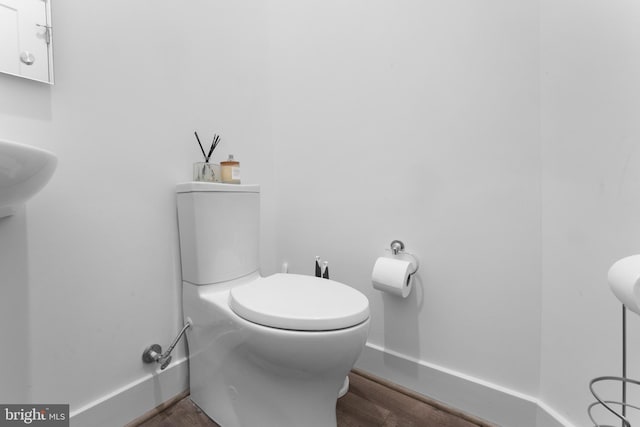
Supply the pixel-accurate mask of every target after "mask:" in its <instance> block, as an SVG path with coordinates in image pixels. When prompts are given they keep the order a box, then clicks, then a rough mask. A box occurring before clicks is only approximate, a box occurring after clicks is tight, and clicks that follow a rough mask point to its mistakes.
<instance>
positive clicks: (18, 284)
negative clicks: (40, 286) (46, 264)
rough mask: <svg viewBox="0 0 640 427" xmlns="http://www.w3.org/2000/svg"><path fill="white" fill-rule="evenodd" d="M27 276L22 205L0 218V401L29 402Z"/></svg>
mask: <svg viewBox="0 0 640 427" xmlns="http://www.w3.org/2000/svg"><path fill="white" fill-rule="evenodd" d="M29 329H30V328H29V276H28V252H27V221H26V213H25V210H24V208H22V209H20V210H19V211H18V212H17V213H16V214H15V215H12V216H7V217H4V218H0V342H2V343H3V344H8V347H9V348H8V349H7V351H3V352H2V363H1V364H0V378H2V381H0V402H2V403H25V402H28V401H29V395H28V393H29V384H30V381H31V379H30V377H29V357H27V355H28V354H29Z"/></svg>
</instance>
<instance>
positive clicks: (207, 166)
mask: <svg viewBox="0 0 640 427" xmlns="http://www.w3.org/2000/svg"><path fill="white" fill-rule="evenodd" d="M219 177H220V165H216V164H215V163H207V162H196V163H194V164H193V180H194V181H202V182H220V178H219Z"/></svg>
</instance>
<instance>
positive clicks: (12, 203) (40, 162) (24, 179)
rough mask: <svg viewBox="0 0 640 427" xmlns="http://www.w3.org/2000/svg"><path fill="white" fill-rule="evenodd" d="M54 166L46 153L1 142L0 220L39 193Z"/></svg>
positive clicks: (53, 158)
mask: <svg viewBox="0 0 640 427" xmlns="http://www.w3.org/2000/svg"><path fill="white" fill-rule="evenodd" d="M57 163H58V158H57V157H56V156H55V154H53V153H51V152H49V151H47V150H43V149H41V148H36V147H32V146H29V145H24V144H19V143H17V142H11V141H4V140H1V139H0V218H2V217H5V216H9V215H13V214H14V213H16V211H17V210H18V208H19V207H20V206H22V205H23V204H24V203H25V202H26V201H27V200H29V199H30V198H31V197H33V196H34V195H35V194H36V193H38V192H39V191H40V190H42V188H43V187H44V186H45V185H46V184H47V182H49V179H51V176H52V175H53V172H54V171H55V170H56V164H57Z"/></svg>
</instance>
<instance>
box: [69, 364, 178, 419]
mask: <svg viewBox="0 0 640 427" xmlns="http://www.w3.org/2000/svg"><path fill="white" fill-rule="evenodd" d="M188 388H189V371H188V360H187V358H183V359H180V360H178V361H176V362H175V363H172V364H171V366H169V367H168V368H167V369H165V370H164V371H160V370H159V369H158V370H157V371H156V372H154V373H150V374H147V375H145V376H143V377H142V378H140V379H139V380H137V381H134V382H132V383H130V384H127V385H126V386H124V387H121V388H120V389H118V390H115V391H113V392H111V393H109V394H107V395H105V396H102V397H101V398H99V399H97V400H95V401H93V402H91V403H89V404H88V405H85V406H83V407H82V408H79V409H76V410H72V411H71V414H70V418H71V422H70V424H71V427H122V426H123V425H125V424H127V423H128V422H130V421H132V420H134V419H135V418H137V417H139V416H140V415H142V414H144V413H145V412H147V411H149V410H151V409H153V408H155V407H156V406H158V405H160V404H162V403H163V402H165V401H167V400H169V399H171V398H172V397H174V396H176V395H177V394H180V393H182V392H183V391H185V390H186V389H188Z"/></svg>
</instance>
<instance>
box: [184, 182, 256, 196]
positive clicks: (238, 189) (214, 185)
mask: <svg viewBox="0 0 640 427" xmlns="http://www.w3.org/2000/svg"><path fill="white" fill-rule="evenodd" d="M207 191H212V192H227V193H259V192H260V186H259V185H256V184H223V183H221V182H198V181H191V182H182V183H180V184H178V185H176V193H194V192H207Z"/></svg>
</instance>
